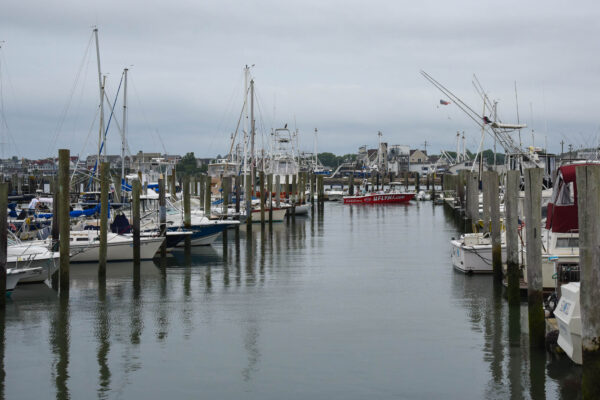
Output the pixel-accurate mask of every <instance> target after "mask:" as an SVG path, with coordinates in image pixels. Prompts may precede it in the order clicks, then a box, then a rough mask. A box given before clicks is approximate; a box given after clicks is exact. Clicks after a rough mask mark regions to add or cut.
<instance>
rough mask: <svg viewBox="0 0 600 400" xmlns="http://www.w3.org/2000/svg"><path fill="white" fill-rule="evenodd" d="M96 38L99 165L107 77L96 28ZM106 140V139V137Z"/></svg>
mask: <svg viewBox="0 0 600 400" xmlns="http://www.w3.org/2000/svg"><path fill="white" fill-rule="evenodd" d="M94 36H95V38H96V61H97V63H98V88H99V90H100V131H99V133H98V163H100V156H101V154H100V151H101V148H102V139H103V134H104V83H105V81H106V77H105V78H104V79H102V69H101V68H100V44H99V42H98V28H94ZM104 139H106V137H105V136H104ZM104 156H105V160H106V143H105V144H104Z"/></svg>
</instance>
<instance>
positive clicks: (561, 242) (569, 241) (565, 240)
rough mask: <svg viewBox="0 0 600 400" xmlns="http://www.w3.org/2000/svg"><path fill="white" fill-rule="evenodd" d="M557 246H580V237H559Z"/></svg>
mask: <svg viewBox="0 0 600 400" xmlns="http://www.w3.org/2000/svg"><path fill="white" fill-rule="evenodd" d="M556 247H557V248H558V247H579V238H578V237H559V238H556Z"/></svg>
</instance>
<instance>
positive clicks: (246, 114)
mask: <svg viewBox="0 0 600 400" xmlns="http://www.w3.org/2000/svg"><path fill="white" fill-rule="evenodd" d="M249 72H250V68H249V67H248V65H246V66H245V67H244V179H245V175H246V173H247V171H248V74H249Z"/></svg>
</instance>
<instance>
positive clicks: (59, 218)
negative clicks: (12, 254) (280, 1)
mask: <svg viewBox="0 0 600 400" xmlns="http://www.w3.org/2000/svg"><path fill="white" fill-rule="evenodd" d="M69 160H70V152H69V150H66V149H62V150H59V167H58V177H57V179H56V182H54V183H55V185H54V186H55V187H56V191H55V193H54V202H53V219H52V239H53V245H54V246H55V249H56V246H58V250H59V252H60V261H59V269H58V276H55V279H53V285H54V286H55V287H56V288H57V289H58V290H59V292H60V293H61V295H67V296H68V293H69V258H70V246H69V244H70V229H71V228H70V217H69V211H70V190H69V189H70V187H69V186H70V176H69ZM245 178H246V179H245V182H246V187H245V190H246V201H247V202H248V204H247V207H248V208H247V210H250V209H251V207H250V199H251V197H252V188H253V182H252V180H251V177H250V175H249V174H248V175H247V176H246V177H245ZM265 178H266V179H265ZM279 178H280V177H279V176H276V177H275V193H273V191H272V188H273V175H266V176H265V175H264V173H262V172H260V174H259V179H260V180H259V182H260V183H259V185H256V186H254V187H260V192H259V196H260V199H261V212H260V215H261V219H260V222H261V225H263V226H264V224H265V222H266V218H265V212H266V211H265V210H266V209H267V208H266V207H265V205H266V203H267V201H272V197H273V194H274V195H275V199H274V200H275V202H276V207H277V208H278V207H279V206H280V201H281V193H283V194H284V199H285V200H286V201H289V202H291V204H292V213H291V217H292V218H294V217H295V214H294V211H295V206H296V205H300V204H304V202H305V199H306V196H305V190H306V186H307V185H309V193H310V202H311V204H312V205H313V206H314V198H315V196H314V195H315V193H316V194H317V202H318V203H319V204H320V205H322V203H323V200H324V185H323V176H321V175H315V174H308V173H306V172H302V173H300V174H298V175H297V176H293V177H292V182H291V183H290V182H289V176H286V181H285V186H283V189H284V190H283V191H282V190H281V189H282V184H281V182H280V179H279ZM296 178H298V180H297V179H296ZM168 180H169V184H170V186H171V187H170V189H171V190H170V192H171V195H172V196H173V197H174V198H175V199H176V175H175V173H173V174H172V175H171V176H170V177H168ZM265 181H266V188H265ZM109 184H110V170H109V164H108V163H102V164H101V165H100V192H101V196H100V203H101V208H100V246H99V262H98V277H99V279H100V280H104V279H106V264H107V236H108V212H109V211H108V208H109V202H108V193H109ZM254 184H256V182H254ZM158 186H159V188H158V189H159V226H160V234H161V235H163V236H164V235H165V232H166V199H165V192H166V190H165V188H166V182H165V178H164V177H162V175H161V177H160V178H159V181H158ZM119 189H120V188H119ZM182 189H183V190H182V195H183V209H184V227H186V228H189V227H190V226H191V201H190V198H191V196H195V197H197V198H199V199H201V200H203V205H204V212H205V215H207V216H210V213H211V193H212V181H211V178H210V177H208V176H206V175H200V176H198V177H184V178H183V182H182ZM8 190H9V184H8V183H0V304H1V305H4V304H5V297H6V262H7V229H8V227H7V204H8ZM221 190H222V197H223V209H224V210H227V207H228V205H229V195H230V193H232V192H233V193H235V198H236V211H237V212H239V210H240V202H239V200H238V199H240V194H241V190H242V177H240V176H237V177H225V178H223V179H222V180H221ZM141 192H142V186H141V180H134V181H133V184H132V198H131V210H132V221H131V222H132V223H131V226H132V233H133V261H134V262H133V266H134V276H135V275H136V273H137V274H138V275H139V266H140V214H141V209H140V194H141ZM272 211H273V210H272V207H270V206H269V207H268V212H269V214H270V215H269V217H270V218H269V222H272ZM247 222H248V223H249V224H251V223H252V215H251V214H249V215H248V218H247ZM59 238H60V240H59ZM186 241H187V244H188V245H189V238H188V239H186ZM160 256H161V259H163V260H164V257H165V256H166V244H165V243H163V246H162V247H161V250H160Z"/></svg>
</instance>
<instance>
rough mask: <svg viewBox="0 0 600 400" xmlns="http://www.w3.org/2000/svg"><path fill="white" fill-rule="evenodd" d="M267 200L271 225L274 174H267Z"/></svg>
mask: <svg viewBox="0 0 600 400" xmlns="http://www.w3.org/2000/svg"><path fill="white" fill-rule="evenodd" d="M267 201H268V202H269V226H271V225H272V224H273V174H269V175H267Z"/></svg>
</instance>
